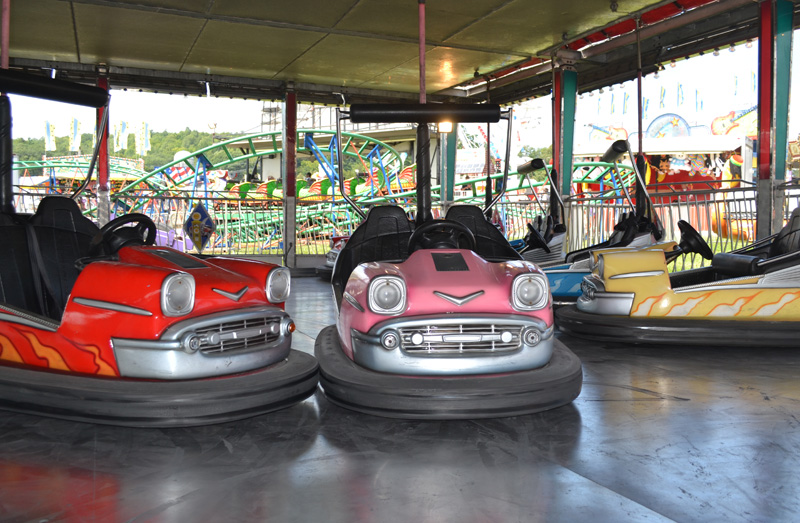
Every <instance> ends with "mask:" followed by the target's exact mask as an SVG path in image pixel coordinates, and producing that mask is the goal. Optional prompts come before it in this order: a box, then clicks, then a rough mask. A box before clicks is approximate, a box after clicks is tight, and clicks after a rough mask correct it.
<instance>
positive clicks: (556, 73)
mask: <svg viewBox="0 0 800 523" xmlns="http://www.w3.org/2000/svg"><path fill="white" fill-rule="evenodd" d="M563 79H564V78H563V76H562V74H561V70H560V69H559V68H557V67H556V68H553V168H554V169H555V170H556V172H558V173H561V133H562V129H561V98H562V97H563V96H564V95H563V85H562V83H563Z"/></svg>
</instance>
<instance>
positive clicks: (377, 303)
mask: <svg viewBox="0 0 800 523" xmlns="http://www.w3.org/2000/svg"><path fill="white" fill-rule="evenodd" d="M368 303H369V308H370V310H371V311H372V312H374V313H376V314H398V313H400V312H403V311H404V310H405V309H406V284H405V282H404V281H403V279H402V278H400V277H398V276H378V277H377V278H375V279H374V280H372V281H371V282H370V284H369V301H368Z"/></svg>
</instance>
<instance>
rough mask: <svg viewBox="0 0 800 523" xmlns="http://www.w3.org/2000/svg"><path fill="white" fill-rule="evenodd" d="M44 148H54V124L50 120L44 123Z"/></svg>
mask: <svg viewBox="0 0 800 523" xmlns="http://www.w3.org/2000/svg"><path fill="white" fill-rule="evenodd" d="M44 150H45V151H55V150H56V126H55V125H54V124H51V123H50V122H45V123H44Z"/></svg>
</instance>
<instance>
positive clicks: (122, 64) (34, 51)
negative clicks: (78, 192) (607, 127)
mask: <svg viewBox="0 0 800 523" xmlns="http://www.w3.org/2000/svg"><path fill="white" fill-rule="evenodd" d="M757 8H758V4H757V3H756V2H754V1H752V0H678V1H670V2H664V1H656V0H557V1H554V0H549V1H545V0H427V3H426V13H427V15H426V43H427V51H426V61H427V74H426V83H427V92H428V96H429V100H442V101H445V100H446V101H453V100H456V99H466V100H469V99H473V100H475V101H480V100H483V99H485V97H486V85H485V79H486V78H490V84H489V86H490V92H491V99H492V101H495V102H500V103H507V102H511V101H516V100H519V99H523V98H530V97H533V96H538V95H541V94H544V93H546V92H548V91H549V86H550V81H551V78H550V76H551V75H550V74H548V70H549V67H550V65H549V62H550V58H551V56H552V52H553V51H554V50H555V49H558V48H560V47H564V46H565V45H566V46H568V47H569V48H571V49H573V50H577V51H578V53H579V54H576V53H572V54H570V55H569V56H568V57H567V58H578V61H577V63H576V64H575V67H576V68H577V70H578V72H579V75H578V77H579V89H580V90H582V91H583V90H587V89H590V88H595V87H598V86H600V85H604V84H608V83H614V82H619V81H622V80H625V79H628V78H631V77H633V76H635V71H636V60H635V39H632V36H631V35H632V33H631V30H632V29H633V28H634V27H635V25H634V22H633V17H634V16H637V15H638V16H640V17H641V20H642V27H643V29H642V52H643V57H644V60H643V67H644V70H645V71H648V70H653V69H654V68H655V67H657V65H658V64H659V63H662V62H664V61H668V60H671V59H674V58H682V57H684V56H686V55H688V54H692V53H694V52H697V51H698V50H702V49H710V48H712V47H714V46H722V45H728V44H730V43H733V42H738V41H743V40H745V39H747V38H753V37H755V36H756V31H757V14H758V11H757ZM632 44H633V45H632ZM9 49H10V56H11V66H12V67H14V68H22V69H26V70H29V71H32V72H38V73H39V74H50V72H51V70H52V69H55V70H57V72H58V75H59V76H60V77H62V78H66V79H73V80H78V81H93V79H94V78H96V76H97V74H98V72H100V71H102V72H103V73H104V74H108V75H109V80H110V83H111V85H112V87H129V88H130V87H133V88H143V89H149V90H162V91H170V92H184V93H190V94H192V93H196V94H206V90H207V89H208V90H209V91H210V92H211V93H212V94H217V95H224V96H238V97H251V98H280V97H282V95H283V93H284V92H285V90H286V89H287V88H288V89H293V90H295V91H296V92H297V93H298V99H299V100H300V101H312V102H318V103H341V102H342V100H343V99H344V101H345V102H346V103H354V102H364V101H414V100H416V99H417V98H418V94H417V93H418V89H419V68H418V67H419V66H418V52H419V47H418V3H417V2H415V1H413V0H260V1H256V0H11V32H10V46H9ZM476 74H477V81H476Z"/></svg>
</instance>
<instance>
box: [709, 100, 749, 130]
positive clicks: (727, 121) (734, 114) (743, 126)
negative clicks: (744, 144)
mask: <svg viewBox="0 0 800 523" xmlns="http://www.w3.org/2000/svg"><path fill="white" fill-rule="evenodd" d="M756 109H758V106H757V105H754V106H753V107H751V108H749V109H745V110H743V111H731V112H729V113H728V114H726V115H724V116H718V117H716V118H714V120H713V121H712V122H711V134H716V135H723V134H732V132H741V131H744V132H745V135H746V136H750V133H749V132H748V130H749V129H748V128H749V127H750V125H751V123H753V122H755V118H756V116H757V113H756ZM737 129H738V130H737Z"/></svg>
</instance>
